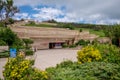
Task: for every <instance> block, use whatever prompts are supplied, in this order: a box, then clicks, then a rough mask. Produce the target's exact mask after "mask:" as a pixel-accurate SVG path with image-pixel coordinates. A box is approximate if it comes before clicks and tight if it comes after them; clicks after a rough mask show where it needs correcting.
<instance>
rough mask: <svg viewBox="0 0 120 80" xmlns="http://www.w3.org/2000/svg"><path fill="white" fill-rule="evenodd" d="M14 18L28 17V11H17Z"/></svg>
mask: <svg viewBox="0 0 120 80" xmlns="http://www.w3.org/2000/svg"><path fill="white" fill-rule="evenodd" d="M13 18H14V19H17V20H20V19H28V18H29V15H28V13H16V14H15V16H14V17H13Z"/></svg>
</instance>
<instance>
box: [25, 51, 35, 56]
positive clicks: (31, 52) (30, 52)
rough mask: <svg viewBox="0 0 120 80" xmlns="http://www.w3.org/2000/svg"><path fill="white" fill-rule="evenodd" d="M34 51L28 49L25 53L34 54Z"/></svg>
mask: <svg viewBox="0 0 120 80" xmlns="http://www.w3.org/2000/svg"><path fill="white" fill-rule="evenodd" d="M33 54H34V52H33V51H32V50H26V51H25V55H33Z"/></svg>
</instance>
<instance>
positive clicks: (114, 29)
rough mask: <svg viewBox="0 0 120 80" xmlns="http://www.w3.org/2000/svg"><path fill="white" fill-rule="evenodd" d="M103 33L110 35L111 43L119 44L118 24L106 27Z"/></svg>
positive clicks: (119, 28)
mask: <svg viewBox="0 0 120 80" xmlns="http://www.w3.org/2000/svg"><path fill="white" fill-rule="evenodd" d="M105 35H106V36H107V37H110V39H111V41H113V44H115V45H117V46H120V25H113V26H108V27H106V29H105Z"/></svg>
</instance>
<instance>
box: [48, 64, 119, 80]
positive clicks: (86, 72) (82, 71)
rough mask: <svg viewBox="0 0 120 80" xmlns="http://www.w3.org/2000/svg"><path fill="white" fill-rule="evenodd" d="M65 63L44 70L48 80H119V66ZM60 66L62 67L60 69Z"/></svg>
mask: <svg viewBox="0 0 120 80" xmlns="http://www.w3.org/2000/svg"><path fill="white" fill-rule="evenodd" d="M63 64H66V62H65V63H64V62H63V63H61V64H60V65H58V66H57V67H55V68H54V67H52V68H48V69H46V71H47V72H48V74H49V76H50V80H119V79H120V66H119V65H117V64H113V63H105V62H91V63H84V64H81V65H80V64H77V63H71V62H68V63H67V65H68V66H63ZM61 66H62V67H61Z"/></svg>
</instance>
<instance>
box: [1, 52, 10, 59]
mask: <svg viewBox="0 0 120 80" xmlns="http://www.w3.org/2000/svg"><path fill="white" fill-rule="evenodd" d="M9 56H10V54H9V52H8V51H4V52H0V58H5V57H9Z"/></svg>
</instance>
